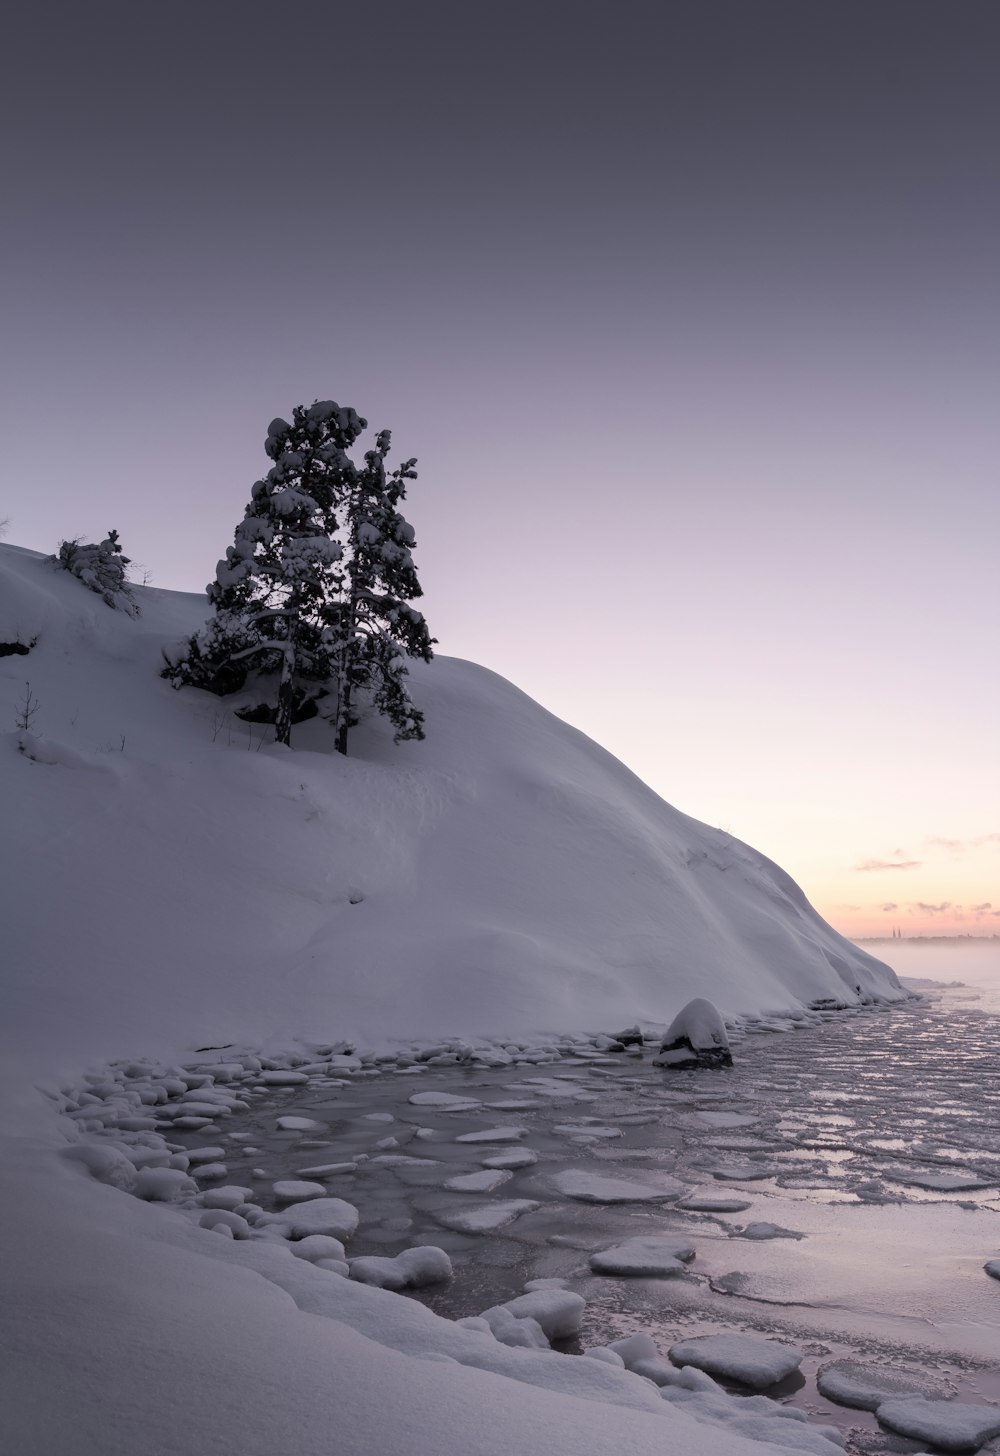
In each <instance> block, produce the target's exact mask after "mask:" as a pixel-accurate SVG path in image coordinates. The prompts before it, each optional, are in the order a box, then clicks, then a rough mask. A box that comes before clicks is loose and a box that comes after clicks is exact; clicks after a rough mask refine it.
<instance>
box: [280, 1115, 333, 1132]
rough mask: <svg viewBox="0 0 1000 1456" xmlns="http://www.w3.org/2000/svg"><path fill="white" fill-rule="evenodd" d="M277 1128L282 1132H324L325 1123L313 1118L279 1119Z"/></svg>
mask: <svg viewBox="0 0 1000 1456" xmlns="http://www.w3.org/2000/svg"><path fill="white" fill-rule="evenodd" d="M278 1127H279V1128H280V1129H281V1131H282V1132H317V1131H319V1132H324V1131H325V1130H326V1123H325V1122H317V1121H316V1119H315V1118H314V1117H279V1118H278Z"/></svg>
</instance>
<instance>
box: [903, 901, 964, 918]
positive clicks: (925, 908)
mask: <svg viewBox="0 0 1000 1456" xmlns="http://www.w3.org/2000/svg"><path fill="white" fill-rule="evenodd" d="M961 908H962V907H961V905H953V904H952V902H951V901H950V900H942V901H941V904H940V905H927V904H925V902H924V901H923V900H918V901H917V902H916V904H915V905H911V906H910V909H911V910H920V911H922V912H923V913H924V915H943V914H944V913H945V911H946V910H953V911H954V910H961Z"/></svg>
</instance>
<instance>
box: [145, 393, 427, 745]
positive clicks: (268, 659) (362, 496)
mask: <svg viewBox="0 0 1000 1456" xmlns="http://www.w3.org/2000/svg"><path fill="white" fill-rule="evenodd" d="M366 425H367V422H366V421H365V420H363V419H362V418H361V417H360V416H359V415H358V414H357V412H356V411H355V410H353V409H349V408H342V407H341V406H340V405H338V404H337V403H336V402H335V401H332V400H323V401H317V402H316V403H315V404H313V405H310V406H303V405H298V406H296V408H295V410H294V411H293V414H292V422H291V424H289V423H288V421H287V420H283V419H276V420H273V421H272V422H271V425H270V426H269V428H268V435H267V441H266V444H265V449H266V451H267V453H268V455H269V456H270V458H271V459H272V460H273V461H274V465H273V466H272V468H271V470H269V471H268V473H267V475H266V477H265V478H264V479H263V480H259V481H257V483H256V484H255V485H254V487H253V491H252V493H251V500H250V503H249V505H248V506H247V508H246V513H245V515H244V518H243V520H242V521H241V522H240V524H239V525H238V526H237V528H236V535H235V541H234V544H233V545H232V546H230V547H229V548H228V550H227V552H226V557H225V560H223V561H220V562H219V564H218V567H217V570H216V579H215V581H214V582H212V583H211V584H210V585H209V587H208V598H209V601H210V602H211V603H212V605H213V606H214V608H215V615H214V616H213V617H212V618H211V619H210V620H209V621H208V622H207V623H206V625H205V627H204V628H202V630H201V631H200V632H198V633H196V634H195V636H194V637H192V638H190V640H189V641H188V642H187V643H186V644H185V647H184V649H183V650H182V651H181V652H180V653H179V654H178V655H176V656H175V657H174V658H172V659H170V660H168V663H167V667H166V669H165V671H164V676H165V677H168V678H169V679H170V680H171V681H172V683H173V684H174V686H175V687H182V686H184V685H185V684H189V685H192V686H195V687H202V688H207V689H208V690H209V691H211V692H215V693H219V694H226V693H230V692H235V691H237V690H238V689H239V688H241V687H242V686H243V684H244V683H245V682H246V679H247V677H248V675H249V674H250V673H251V672H253V673H255V674H256V675H258V676H261V677H265V676H267V675H270V674H277V676H278V686H277V691H276V702H275V704H274V707H273V712H274V732H275V739H276V741H277V742H279V743H285V744H287V743H289V742H290V739H291V727H292V723H293V721H295V720H296V719H297V718H299V717H301V716H304V709H306V705H307V704H309V703H311V702H312V701H314V700H315V699H317V698H319V697H321V696H325V695H326V694H327V692H328V691H329V688H328V686H327V685H328V684H330V686H332V688H333V690H334V692H335V694H336V698H335V702H336V711H335V714H334V715H332V716H333V717H334V720H335V722H336V728H337V747H338V749H339V750H340V751H341V752H346V748H347V733H348V730H349V728H350V727H351V725H352V724H353V722H354V721H355V718H354V715H353V710H352V700H353V695H354V692H355V690H356V689H358V688H364V687H369V686H370V687H371V688H372V689H373V694H374V702H375V706H376V708H377V709H378V710H379V711H380V712H383V713H386V714H387V715H388V716H389V717H390V719H391V721H392V722H393V723H394V725H395V726H396V729H397V733H396V737H397V740H398V739H400V738H413V737H422V736H423V732H422V727H421V723H422V718H421V715H420V713H419V712H418V711H417V710H416V709H415V708H414V707H413V704H412V703H411V702H410V700H409V696H408V694H407V693H406V691H405V688H404V687H403V684H402V678H403V677H404V676H405V666H404V665H403V661H402V658H403V655H405V654H407V653H409V654H411V655H419V656H421V657H424V658H425V660H429V659H430V657H431V638H430V637H429V635H428V633H427V627H426V624H425V623H424V619H423V617H422V616H421V615H420V613H419V612H415V611H414V610H413V609H412V608H410V607H409V606H408V605H407V599H408V597H411V596H417V595H419V594H420V586H419V583H418V582H417V579H416V573H415V570H414V568H413V561H412V557H411V556H410V552H409V547H410V546H411V545H412V544H413V530H412V528H411V527H410V526H409V525H408V523H407V522H406V521H404V520H403V518H402V516H401V515H400V514H399V512H398V511H397V510H396V503H397V501H398V500H399V499H400V497H401V496H402V494H403V484H402V482H403V480H404V479H412V478H413V476H414V474H415V472H414V471H413V464H414V462H413V461H407V462H406V464H405V465H404V466H402V467H400V469H399V470H397V471H396V472H394V474H393V475H392V476H391V477H390V478H389V479H387V478H386V474H385V465H384V461H385V455H386V452H387V451H388V448H389V433H388V431H383V432H382V434H380V435H379V436H378V437H377V445H376V449H375V450H374V451H369V452H368V454H367V455H366V457H365V465H364V468H363V469H361V470H359V469H358V467H357V466H356V465H355V464H354V462H353V461H352V460H351V458H350V456H349V455H348V454H347V451H348V449H349V448H350V447H351V446H352V445H353V444H354V442H355V441H356V440H357V438H358V436H359V435H360V434H361V432H362V430H364V429H365V428H366ZM341 528H342V529H341ZM338 531H340V534H341V536H342V538H343V539H342V540H337V539H334V538H335V536H336V535H337V533H338ZM313 711H315V710H313Z"/></svg>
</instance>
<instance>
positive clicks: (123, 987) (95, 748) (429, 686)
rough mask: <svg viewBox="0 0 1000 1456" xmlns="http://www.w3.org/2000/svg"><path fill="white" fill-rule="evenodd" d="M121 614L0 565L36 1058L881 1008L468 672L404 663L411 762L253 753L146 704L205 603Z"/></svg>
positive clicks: (850, 969)
mask: <svg viewBox="0 0 1000 1456" xmlns="http://www.w3.org/2000/svg"><path fill="white" fill-rule="evenodd" d="M136 595H137V598H138V600H139V603H140V605H141V613H142V614H141V616H140V617H138V618H133V617H131V616H128V615H126V614H124V613H120V612H116V611H112V610H110V609H109V608H108V607H107V606H106V605H105V603H104V602H103V601H102V599H101V598H100V597H99V596H98V595H95V594H94V593H92V592H88V591H87V590H86V589H85V588H84V587H83V586H82V584H81V583H80V582H79V581H77V580H76V579H75V578H73V577H71V576H70V575H69V574H68V573H66V572H61V571H57V570H55V569H54V568H53V566H52V565H51V564H50V563H49V562H47V561H46V560H45V559H44V558H42V557H40V556H38V555H36V554H34V553H30V552H25V551H21V550H18V549H16V548H12V547H2V548H0V642H8V643H10V642H20V643H22V644H24V645H27V644H29V643H32V644H33V645H32V646H31V650H30V652H29V653H28V655H27V656H23V655H19V654H17V655H9V656H6V657H3V658H0V725H2V727H3V729H4V730H5V732H4V736H3V739H2V752H0V775H2V794H3V803H4V805H5V811H6V818H7V821H8V823H9V824H10V825H12V826H14V825H16V827H17V829H16V835H15V834H12V833H8V834H6V835H4V837H3V841H2V855H3V861H2V867H0V876H2V883H3V885H4V887H5V890H6V893H7V895H8V896H9V899H10V903H11V904H12V906H13V910H14V913H13V914H12V915H11V916H9V918H8V920H7V924H6V926H5V934H6V945H7V954H8V956H9V962H8V964H9V965H10V967H11V968H12V971H13V975H12V978H11V980H10V982H8V985H7V988H6V991H7V995H8V996H12V997H13V1005H10V1004H9V1003H8V1024H13V1025H16V1026H17V1028H18V1042H19V1047H20V1049H21V1050H22V1051H23V1052H25V1053H26V1054H28V1055H29V1056H30V1057H31V1058H32V1059H36V1058H39V1057H44V1058H45V1059H47V1060H51V1059H52V1058H53V1056H55V1055H58V1056H59V1057H60V1058H61V1059H63V1060H64V1061H65V1064H66V1065H67V1066H72V1065H73V1064H74V1063H75V1064H77V1065H78V1064H79V1058H80V1055H81V1054H87V1055H97V1054H102V1055H134V1054H139V1053H161V1052H171V1051H173V1050H175V1049H176V1048H177V1047H178V1046H183V1045H185V1044H190V1043H191V1042H192V1040H193V1041H195V1042H197V1041H199V1040H200V1041H202V1042H209V1041H213V1040H216V1041H219V1040H221V1041H225V1040H243V1041H246V1040H253V1039H260V1038H263V1037H266V1036H269V1035H273V1034H275V1033H282V1034H285V1033H287V1034H296V1033H301V1032H305V1031H308V1032H310V1033H312V1034H314V1035H317V1036H326V1037H343V1036H351V1037H359V1038H361V1039H362V1040H364V1041H366V1042H370V1043H374V1042H382V1041H385V1040H387V1039H392V1038H398V1037H408V1036H427V1035H440V1034H442V1033H444V1032H453V1033H460V1034H467V1035H468V1034H473V1035H474V1034H481V1033H488V1032H491V1031H493V1032H495V1031H502V1032H506V1033H510V1034H513V1033H517V1032H519V1031H525V1030H538V1029H542V1028H545V1029H549V1030H568V1029H577V1028H587V1027H590V1028H594V1027H612V1028H613V1027H618V1026H624V1025H626V1024H629V1023H631V1022H634V1021H635V1020H636V1019H637V1018H639V1019H650V1020H659V1021H665V1020H669V1019H670V1018H671V1017H672V1016H673V1015H674V1013H675V1012H676V1011H677V1010H678V1009H679V1008H680V1006H681V1005H682V1004H683V1003H684V1002H685V1001H686V1000H688V999H690V998H691V997H693V996H696V995H700V996H707V997H708V998H710V999H711V1000H713V1001H715V1002H716V1003H717V1004H718V1005H719V1006H720V1007H721V1009H722V1010H723V1012H724V1013H725V1014H726V1015H730V1016H732V1015H736V1014H740V1013H746V1012H757V1011H760V1010H762V1009H774V1008H779V1007H785V1008H787V1007H792V1006H796V1005H801V1004H807V1003H809V1002H811V1001H814V1000H817V999H829V1000H835V1001H848V1002H850V1001H854V1000H855V999H856V998H857V997H858V996H859V995H861V996H864V997H887V998H892V997H895V996H897V995H899V994H900V992H899V989H898V986H897V983H896V980H895V977H894V976H893V974H892V973H891V972H890V971H889V970H888V969H887V968H886V967H884V966H883V965H881V964H880V963H879V962H877V961H875V960H874V959H873V958H872V957H871V956H869V955H867V954H866V953H865V952H863V951H861V950H859V949H858V948H857V947H855V946H852V945H851V944H849V943H848V942H847V941H845V940H844V939H843V938H842V937H841V936H839V935H838V934H836V933H835V932H834V931H833V930H832V929H831V928H830V927H829V926H828V925H826V924H825V923H824V922H823V921H822V920H821V919H820V918H819V916H818V915H817V914H816V913H815V912H814V911H813V910H812V908H811V907H810V906H809V905H808V903H807V901H806V899H805V897H804V896H803V894H802V893H801V891H800V890H799V889H798V888H797V886H796V885H795V884H794V883H793V882H792V881H791V880H790V879H789V877H788V876H787V875H785V874H784V873H783V872H782V871H781V870H779V869H778V868H777V867H776V866H775V865H773V864H772V863H771V862H770V861H768V860H766V859H765V858H763V856H761V855H759V854H757V853H755V852H754V851H753V850H752V849H750V848H748V847H747V846H746V845H744V844H741V843H740V842H738V841H736V840H733V839H732V838H731V837H730V836H728V835H727V834H724V833H722V832H721V831H719V830H715V829H710V828H708V827H706V826H705V825H702V824H699V823H697V822H695V821H694V820H692V819H690V818H687V817H686V816H684V815H683V814H680V813H678V812H677V811H676V810H674V809H672V808H671V807H670V806H669V805H667V804H665V803H664V802H663V801H662V800H661V799H659V798H658V797H657V796H656V795H655V794H653V793H652V792H651V791H650V790H649V789H648V788H646V787H645V785H643V784H642V783H641V782H640V781H639V780H638V779H636V778H635V776H634V775H633V774H631V773H630V772H629V771H628V770H627V769H625V768H624V767H623V766H622V764H620V763H619V762H617V761H616V760H615V759H614V758H613V757H612V756H611V755H610V754H608V753H606V752H605V751H604V750H603V749H601V748H599V747H598V746H597V745H596V744H594V743H593V742H591V741H590V740H589V739H587V738H585V737H584V736H583V735H582V734H580V733H578V732H576V731H575V730H574V729H572V728H570V727H568V726H567V725H566V724H565V723H562V722H560V721H559V720H558V719H556V718H554V717H553V716H552V715H551V714H549V713H547V712H546V711H545V710H544V709H543V708H541V707H539V705H538V704H537V703H535V702H533V701H531V700H530V699H529V698H527V697H526V696H525V695H524V694H523V693H520V692H519V691H518V690H517V689H516V688H514V687H512V686H511V685H510V684H509V683H508V682H505V681H504V680H503V679H501V678H499V677H497V676H495V675H494V674H493V673H490V672H488V671H486V670H485V669H483V668H480V667H476V666H474V665H472V664H471V663H467V662H460V661H456V660H452V659H448V658H439V659H437V660H436V661H435V662H434V663H433V664H432V665H431V666H430V667H424V665H423V664H420V663H417V664H415V665H414V670H413V680H414V694H415V696H416V698H417V700H418V702H419V704H420V706H421V707H422V708H423V709H424V711H425V713H426V717H427V739H426V741H425V742H424V743H417V744H404V745H401V746H400V747H395V746H394V745H393V744H392V743H391V741H390V739H389V737H388V734H387V732H386V730H385V728H384V726H383V725H382V723H381V722H377V721H376V722H374V723H371V724H366V725H364V726H362V727H361V728H360V729H359V730H357V731H356V733H355V734H354V736H353V740H352V745H351V748H352V756H351V757H350V758H349V759H346V760H345V759H344V758H342V757H341V756H339V755H337V754H336V753H334V752H333V744H332V734H331V732H330V729H329V727H328V726H327V725H326V724H325V723H323V722H320V721H313V722H311V723H307V724H303V725H301V726H300V727H299V728H297V729H296V731H295V739H294V742H295V748H294V750H293V751H292V752H291V753H289V752H287V751H286V750H284V749H279V748H276V747H274V746H265V747H263V748H262V749H259V750H258V745H259V743H260V740H261V737H262V732H263V730H261V729H259V728H254V729H250V728H248V727H247V725H245V724H244V723H242V722H241V721H239V720H238V719H236V718H234V717H233V715H232V712H231V711H230V705H229V704H228V703H225V702H222V701H220V700H219V699H216V698H214V697H211V696H210V695H208V694H205V693H201V692H197V691H195V690H191V689H185V690H183V691H181V692H179V693H178V692H176V691H174V690H173V689H172V688H171V687H170V686H169V685H168V684H167V683H166V682H164V681H163V680H162V679H161V678H160V677H159V676H158V670H159V668H160V666H161V664H162V648H163V647H164V645H167V644H169V643H170V642H171V641H174V640H176V639H177V638H178V637H179V636H181V635H184V634H186V633H187V632H189V631H191V630H192V629H193V628H195V627H196V626H197V625H198V624H199V623H200V622H202V621H203V620H204V617H205V615H206V609H205V603H204V600H203V599H202V598H200V597H194V596H183V595H180V594H178V593H173V592H165V591H156V590H149V589H146V590H143V589H137V592H136ZM26 681H29V682H30V684H31V692H32V694H33V695H34V697H35V698H37V700H38V704H39V706H38V711H37V714H36V715H35V717H34V721H33V724H32V729H33V733H34V735H35V737H36V738H37V740H38V741H37V744H35V746H34V747H33V748H32V749H31V752H32V753H33V755H34V757H33V758H32V757H29V756H28V755H27V754H26V753H24V752H23V751H19V735H18V733H17V732H16V730H15V719H16V716H17V711H18V703H19V702H20V701H21V700H22V699H23V695H24V691H25V689H24V684H25V682H26ZM677 777H678V782H679V783H682V782H683V765H682V764H679V765H677Z"/></svg>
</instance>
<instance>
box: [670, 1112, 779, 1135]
mask: <svg viewBox="0 0 1000 1456" xmlns="http://www.w3.org/2000/svg"><path fill="white" fill-rule="evenodd" d="M677 1121H678V1122H679V1123H680V1125H681V1127H690V1128H694V1129H698V1128H712V1129H713V1130H714V1131H717V1132H724V1131H725V1130H726V1129H728V1128H737V1127H751V1126H752V1125H753V1124H754V1123H755V1122H759V1121H760V1117H759V1116H754V1115H752V1114H749V1113H745V1112H713V1111H711V1110H706V1109H701V1110H699V1111H698V1112H686V1113H684V1114H683V1115H682V1116H681V1117H679V1118H678V1119H677Z"/></svg>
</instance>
